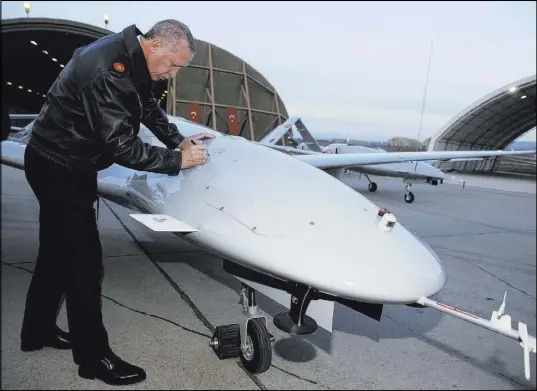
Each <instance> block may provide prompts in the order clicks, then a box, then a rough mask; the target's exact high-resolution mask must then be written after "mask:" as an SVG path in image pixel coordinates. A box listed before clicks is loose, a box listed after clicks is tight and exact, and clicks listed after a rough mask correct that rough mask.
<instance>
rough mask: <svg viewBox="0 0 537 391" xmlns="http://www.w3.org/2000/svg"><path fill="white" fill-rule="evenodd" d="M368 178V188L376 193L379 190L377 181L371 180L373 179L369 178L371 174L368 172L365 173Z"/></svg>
mask: <svg viewBox="0 0 537 391" xmlns="http://www.w3.org/2000/svg"><path fill="white" fill-rule="evenodd" d="M364 175H365V177H366V178H367V180H368V181H369V185H367V189H368V190H369V191H370V192H372V193H374V192H376V191H377V184H376V183H375V182H371V179H369V176H368V175H367V174H364Z"/></svg>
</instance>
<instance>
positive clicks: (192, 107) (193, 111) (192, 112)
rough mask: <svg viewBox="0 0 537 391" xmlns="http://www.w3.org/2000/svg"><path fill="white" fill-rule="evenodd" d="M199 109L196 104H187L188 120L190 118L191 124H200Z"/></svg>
mask: <svg viewBox="0 0 537 391" xmlns="http://www.w3.org/2000/svg"><path fill="white" fill-rule="evenodd" d="M199 109H200V105H199V104H198V103H192V102H190V103H189V104H188V118H190V120H191V121H192V122H197V123H199V122H200V116H199Z"/></svg>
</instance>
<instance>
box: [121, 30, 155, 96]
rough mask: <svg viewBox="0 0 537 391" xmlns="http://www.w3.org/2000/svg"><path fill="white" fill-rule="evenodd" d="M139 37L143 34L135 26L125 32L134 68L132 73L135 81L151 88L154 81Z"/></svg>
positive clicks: (124, 35) (124, 36)
mask: <svg viewBox="0 0 537 391" xmlns="http://www.w3.org/2000/svg"><path fill="white" fill-rule="evenodd" d="M138 35H143V33H142V32H141V31H140V30H139V29H138V28H137V27H136V25H134V24H133V25H131V26H129V27H127V28H125V29H124V30H123V39H124V41H125V45H126V46H127V50H128V52H129V55H130V57H131V58H132V65H133V67H134V69H133V71H132V76H133V79H134V80H135V81H136V82H138V83H144V84H147V85H148V86H149V85H152V84H153V80H152V79H151V74H150V73H149V69H148V68H147V61H146V59H145V56H144V52H143V51H142V47H141V46H140V42H138V37H137V36H138Z"/></svg>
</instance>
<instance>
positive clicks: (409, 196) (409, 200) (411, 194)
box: [405, 191, 414, 204]
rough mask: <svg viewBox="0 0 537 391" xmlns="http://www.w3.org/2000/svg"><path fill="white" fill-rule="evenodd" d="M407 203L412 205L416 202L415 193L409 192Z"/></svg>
mask: <svg viewBox="0 0 537 391" xmlns="http://www.w3.org/2000/svg"><path fill="white" fill-rule="evenodd" d="M405 202H406V203H408V204H411V203H413V202H414V193H412V192H411V191H409V192H408V195H407V194H405Z"/></svg>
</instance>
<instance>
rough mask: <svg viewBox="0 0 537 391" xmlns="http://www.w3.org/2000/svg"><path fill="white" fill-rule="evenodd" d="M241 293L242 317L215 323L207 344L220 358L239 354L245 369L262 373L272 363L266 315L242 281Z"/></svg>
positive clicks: (270, 339)
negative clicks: (219, 324)
mask: <svg viewBox="0 0 537 391" xmlns="http://www.w3.org/2000/svg"><path fill="white" fill-rule="evenodd" d="M240 297H241V299H240V301H239V303H241V304H242V306H243V314H244V315H245V317H246V319H245V321H244V322H242V323H240V324H231V325H224V326H218V327H216V329H215V331H214V334H213V337H212V339H211V342H210V343H209V345H210V346H211V347H212V349H213V351H214V352H215V354H216V355H217V356H218V358H220V359H221V360H222V359H226V358H234V357H240V360H241V362H242V365H243V366H244V368H246V370H247V371H248V372H250V373H262V372H265V371H266V370H267V369H269V368H270V365H271V364H272V341H273V339H274V337H273V336H272V335H271V334H270V333H269V332H268V330H267V320H266V318H265V317H264V316H263V315H262V314H261V313H260V312H259V310H258V308H257V305H256V302H255V291H254V290H253V289H252V288H250V287H246V286H244V285H243V288H242V290H241V293H240Z"/></svg>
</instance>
